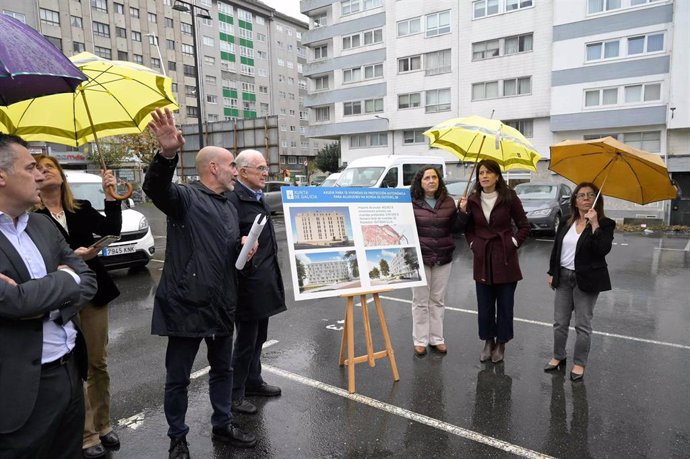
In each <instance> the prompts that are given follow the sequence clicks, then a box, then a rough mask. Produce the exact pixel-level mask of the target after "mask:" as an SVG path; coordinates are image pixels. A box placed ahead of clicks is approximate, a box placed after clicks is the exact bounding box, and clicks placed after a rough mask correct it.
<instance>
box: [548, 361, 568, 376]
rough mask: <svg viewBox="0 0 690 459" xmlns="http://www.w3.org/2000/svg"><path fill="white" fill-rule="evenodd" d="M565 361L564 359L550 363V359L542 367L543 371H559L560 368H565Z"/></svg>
mask: <svg viewBox="0 0 690 459" xmlns="http://www.w3.org/2000/svg"><path fill="white" fill-rule="evenodd" d="M565 361H566V359H563V360H560V361H559V362H558V363H557V364H556V365H553V364H551V361H548V362H546V366H545V367H544V371H545V372H547V373H548V372H550V371H560V370H565Z"/></svg>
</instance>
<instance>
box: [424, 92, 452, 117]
mask: <svg viewBox="0 0 690 459" xmlns="http://www.w3.org/2000/svg"><path fill="white" fill-rule="evenodd" d="M425 101H426V106H425V110H426V113H437V112H445V111H448V110H450V88H444V89H432V90H430V91H427V92H426V95H425Z"/></svg>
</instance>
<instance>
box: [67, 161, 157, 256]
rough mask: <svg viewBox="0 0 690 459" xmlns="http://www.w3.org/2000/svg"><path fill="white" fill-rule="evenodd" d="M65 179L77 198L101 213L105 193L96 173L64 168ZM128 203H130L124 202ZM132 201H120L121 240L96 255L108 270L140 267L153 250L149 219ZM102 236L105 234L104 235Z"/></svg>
mask: <svg viewBox="0 0 690 459" xmlns="http://www.w3.org/2000/svg"><path fill="white" fill-rule="evenodd" d="M65 175H66V176H67V181H68V182H69V184H70V187H71V188H72V193H73V194H74V197H75V198H76V199H86V200H87V201H89V202H90V203H91V205H92V206H93V208H94V209H96V210H98V211H99V212H101V213H103V200H104V199H105V194H104V193H103V187H102V186H101V184H102V180H101V177H100V176H99V175H95V174H88V173H86V172H83V171H73V170H65ZM128 202H129V204H127V203H128ZM132 203H133V201H131V200H128V201H125V202H123V203H122V207H123V209H122V232H121V234H120V240H119V241H118V242H115V243H113V244H110V245H109V246H108V247H106V248H104V249H103V250H102V251H101V253H99V254H98V256H99V257H101V261H102V262H103V265H105V267H106V268H107V269H119V268H139V267H142V266H146V264H147V263H148V262H149V260H151V256H152V255H153V254H154V252H155V250H156V249H155V247H154V242H153V235H152V234H151V228H150V227H149V222H148V220H146V217H144V216H143V215H142V214H141V213H139V212H137V211H136V210H133V209H128V208H126V207H127V206H128V205H129V207H131V206H132V205H133V204H132ZM104 236H105V235H104Z"/></svg>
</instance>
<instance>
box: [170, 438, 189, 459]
mask: <svg viewBox="0 0 690 459" xmlns="http://www.w3.org/2000/svg"><path fill="white" fill-rule="evenodd" d="M188 445H189V443H187V437H178V438H171V439H170V449H169V450H168V452H169V453H170V455H169V456H168V457H169V459H189V448H188V447H187V446H188Z"/></svg>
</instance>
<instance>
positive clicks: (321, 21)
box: [312, 13, 328, 29]
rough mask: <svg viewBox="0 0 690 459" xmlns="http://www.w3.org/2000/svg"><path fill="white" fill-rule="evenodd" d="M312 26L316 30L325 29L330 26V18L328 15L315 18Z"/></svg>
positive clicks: (322, 14) (323, 14)
mask: <svg viewBox="0 0 690 459" xmlns="http://www.w3.org/2000/svg"><path fill="white" fill-rule="evenodd" d="M312 24H313V27H314V28H315V29H316V28H317V27H323V26H327V25H328V17H327V15H326V13H321V14H319V15H317V16H314V17H313V18H312Z"/></svg>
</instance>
